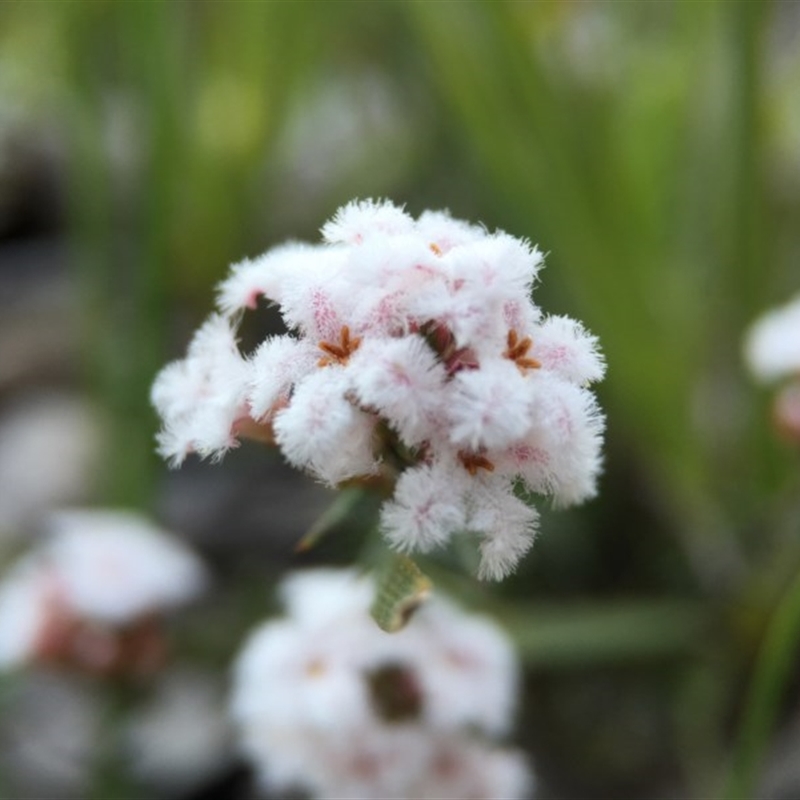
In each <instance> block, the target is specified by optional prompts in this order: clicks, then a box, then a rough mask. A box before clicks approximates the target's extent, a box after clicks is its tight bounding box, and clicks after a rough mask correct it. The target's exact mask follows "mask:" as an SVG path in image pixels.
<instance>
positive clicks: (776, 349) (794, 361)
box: [745, 296, 800, 383]
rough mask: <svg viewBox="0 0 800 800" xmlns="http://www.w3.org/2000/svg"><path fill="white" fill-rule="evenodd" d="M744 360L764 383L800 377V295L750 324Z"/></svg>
mask: <svg viewBox="0 0 800 800" xmlns="http://www.w3.org/2000/svg"><path fill="white" fill-rule="evenodd" d="M745 360H746V362H747V365H748V366H749V368H750V370H751V372H752V373H753V375H754V376H755V377H756V378H757V379H758V380H760V381H764V382H765V383H766V382H770V381H774V380H776V379H779V378H785V377H788V376H790V375H800V296H798V297H796V298H794V299H793V300H791V301H790V302H789V303H787V304H786V305H784V306H782V307H780V308H777V309H774V310H773V311H769V312H768V313H766V314H765V315H764V316H763V317H761V318H760V319H759V320H758V321H757V322H755V323H754V324H753V326H752V327H751V328H750V330H749V331H748V333H747V336H746V338H745Z"/></svg>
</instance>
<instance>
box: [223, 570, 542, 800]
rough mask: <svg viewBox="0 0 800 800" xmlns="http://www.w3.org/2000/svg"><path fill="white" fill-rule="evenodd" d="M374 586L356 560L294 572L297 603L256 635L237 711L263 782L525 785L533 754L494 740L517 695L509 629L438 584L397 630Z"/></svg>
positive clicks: (325, 790) (243, 659)
mask: <svg viewBox="0 0 800 800" xmlns="http://www.w3.org/2000/svg"><path fill="white" fill-rule="evenodd" d="M372 592H373V587H372V584H371V581H369V580H368V579H366V578H364V577H359V576H357V575H356V573H355V572H353V571H344V570H341V571H339V570H330V569H328V570H313V571H309V572H307V573H305V574H299V575H294V576H291V577H290V578H289V579H287V581H286V583H285V584H284V585H283V587H282V592H281V593H282V595H283V597H284V599H285V601H286V605H287V612H288V615H287V616H286V617H284V618H283V619H280V620H274V621H270V622H267V623H265V624H264V625H262V626H261V627H260V628H258V629H257V630H256V631H255V632H254V633H253V634H252V635H251V637H250V639H249V640H248V641H247V642H246V644H245V646H244V648H243V650H242V652H241V654H240V656H239V657H238V659H237V661H236V664H235V667H234V681H233V694H232V698H231V714H232V716H233V719H234V721H235V723H236V726H237V729H238V732H239V738H240V746H241V748H242V751H243V752H244V753H245V755H246V756H247V757H248V758H249V759H250V760H251V761H252V762H253V764H254V766H255V767H256V769H257V774H258V777H259V780H260V782H261V783H262V784H263V785H264V786H265V787H266V788H268V789H269V790H271V791H273V792H277V793H280V792H282V791H285V790H287V789H289V788H292V787H297V788H301V789H305V790H306V791H309V792H310V793H311V794H312V796H316V797H347V798H364V799H365V800H367V799H368V798H369V799H371V798H374V797H381V798H408V800H411V798H419V797H441V798H453V800H456V798H459V799H460V798H464V797H467V798H476V799H477V798H497V800H500V798H506V800H511V799H512V798H522V797H525V796H529V794H528V793H529V791H530V789H531V788H532V779H531V776H530V772H529V770H528V768H527V765H526V764H525V760H524V758H523V756H522V755H521V754H520V753H518V752H516V751H513V750H508V749H500V748H498V747H497V746H496V745H495V744H494V743H492V742H491V741H488V740H487V737H495V736H503V735H506V734H507V733H508V732H509V729H510V727H511V722H512V717H513V713H514V706H515V702H516V695H517V690H518V665H517V662H516V658H515V655H514V652H513V649H512V647H511V645H510V642H509V640H508V638H507V637H506V636H505V634H504V633H503V632H502V631H501V630H500V629H499V628H498V627H497V626H496V625H494V624H493V623H492V622H490V621H489V620H488V619H486V618H484V617H478V616H472V615H469V614H466V613H464V612H463V611H460V610H459V609H457V608H456V607H455V606H453V605H451V604H450V603H448V602H447V601H445V600H443V599H441V598H439V597H436V596H434V597H433V598H431V599H430V601H429V602H427V603H426V604H425V605H424V606H423V607H422V608H421V609H420V610H419V611H418V612H417V616H416V619H415V621H416V622H417V624H415V625H413V626H409V627H408V628H405V629H404V630H402V631H400V632H399V633H396V634H393V635H387V634H385V633H384V632H382V631H381V630H379V629H378V628H377V627H376V626H375V625H374V624H373V623H372V621H371V619H370V617H369V613H368V606H369V603H370V600H371V596H372Z"/></svg>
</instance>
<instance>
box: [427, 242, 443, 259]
mask: <svg viewBox="0 0 800 800" xmlns="http://www.w3.org/2000/svg"><path fill="white" fill-rule="evenodd" d="M428 247H430V249H431V252H433V253H434V254H435V255H437V256H440V255H442V248H441V247H439V245H438V244H436V243H435V242H431V243H430V244H429V245H428Z"/></svg>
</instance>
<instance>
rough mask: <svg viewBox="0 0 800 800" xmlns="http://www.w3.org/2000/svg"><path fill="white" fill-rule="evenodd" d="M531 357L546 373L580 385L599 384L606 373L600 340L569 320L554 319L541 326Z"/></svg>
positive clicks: (537, 330) (545, 321)
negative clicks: (599, 345) (600, 349)
mask: <svg viewBox="0 0 800 800" xmlns="http://www.w3.org/2000/svg"><path fill="white" fill-rule="evenodd" d="M532 354H533V356H534V357H535V358H536V360H537V361H539V362H540V363H541V365H542V367H543V368H544V369H545V370H547V371H549V372H552V374H553V375H557V376H558V377H560V378H563V379H564V380H567V381H572V382H573V383H576V384H579V385H585V384H588V383H594V382H595V381H599V380H601V379H602V377H603V375H604V373H605V363H604V361H603V357H602V355H601V354H600V351H599V350H598V341H597V337H596V336H592V335H591V334H589V333H587V332H586V330H585V329H584V327H583V325H581V323H580V322H578V321H577V320H575V319H571V318H570V317H561V316H551V317H548V318H547V319H545V320H544V321H543V322H542V323H541V324H540V325H538V326H537V327H536V330H535V332H534V341H533V349H532Z"/></svg>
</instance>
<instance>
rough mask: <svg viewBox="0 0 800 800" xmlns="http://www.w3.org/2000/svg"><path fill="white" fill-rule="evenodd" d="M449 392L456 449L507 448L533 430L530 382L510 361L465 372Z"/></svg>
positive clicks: (498, 360) (494, 362)
mask: <svg viewBox="0 0 800 800" xmlns="http://www.w3.org/2000/svg"><path fill="white" fill-rule="evenodd" d="M448 389H449V399H450V402H449V404H448V410H449V417H450V419H449V423H450V441H451V442H452V443H453V444H454V445H456V446H457V447H465V448H468V449H469V450H474V451H477V450H479V449H480V448H482V447H483V448H491V449H494V448H503V447H507V446H508V445H510V444H511V443H513V442H515V441H519V440H520V439H522V438H524V436H525V434H526V433H527V432H528V431H529V429H530V427H531V424H532V422H533V420H532V417H531V391H530V381H529V379H528V378H527V376H525V375H522V374H520V370H518V369H517V368H516V367H515V366H514V364H513V363H512V362H511V361H510V360H508V359H497V360H495V361H490V362H489V363H488V364H485V365H483V366H482V368H481V369H474V370H472V369H465V370H462V371H461V372H459V373H458V374H456V375H455V376H454V377H453V380H452V382H451V383H450V385H449V387H448Z"/></svg>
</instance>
